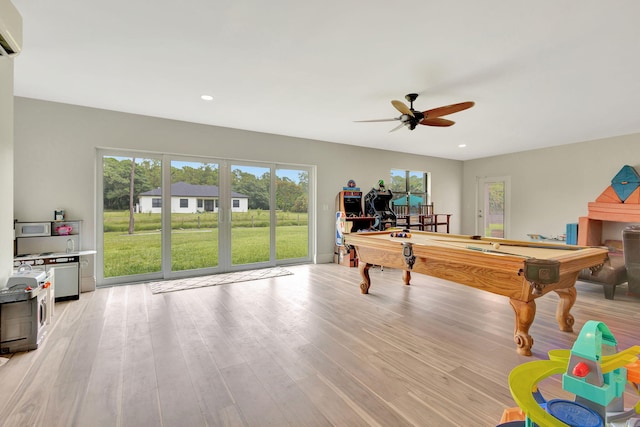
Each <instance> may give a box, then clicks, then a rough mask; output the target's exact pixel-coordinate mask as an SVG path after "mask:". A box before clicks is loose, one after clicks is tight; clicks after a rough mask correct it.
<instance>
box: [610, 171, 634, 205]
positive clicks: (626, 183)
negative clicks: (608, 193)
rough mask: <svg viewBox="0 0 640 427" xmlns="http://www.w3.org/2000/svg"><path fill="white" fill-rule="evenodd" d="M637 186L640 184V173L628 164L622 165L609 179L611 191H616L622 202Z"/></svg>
mask: <svg viewBox="0 0 640 427" xmlns="http://www.w3.org/2000/svg"><path fill="white" fill-rule="evenodd" d="M638 186H640V175H638V172H636V170H635V169H634V168H633V167H631V166H629V165H625V166H623V167H622V169H620V172H618V173H617V174H616V176H614V177H613V179H612V180H611V187H612V188H613V191H615V192H616V194H617V195H618V197H620V200H621V201H623V202H624V201H625V200H627V197H629V196H630V195H631V193H633V191H634V190H635V189H636V188H638Z"/></svg>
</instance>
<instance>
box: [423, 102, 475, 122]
mask: <svg viewBox="0 0 640 427" xmlns="http://www.w3.org/2000/svg"><path fill="white" fill-rule="evenodd" d="M475 104H476V103H475V102H473V101H468V102H460V103H458V104H451V105H445V106H444V107H438V108H432V109H431V110H427V111H423V112H422V114H424V116H425V117H429V118H431V117H442V116H446V115H447V114H453V113H457V112H458V111H462V110H466V109H467V108H471V107H473V106H474V105H475Z"/></svg>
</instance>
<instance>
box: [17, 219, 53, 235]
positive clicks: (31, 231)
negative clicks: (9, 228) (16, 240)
mask: <svg viewBox="0 0 640 427" xmlns="http://www.w3.org/2000/svg"><path fill="white" fill-rule="evenodd" d="M15 229H16V237H46V236H51V222H16V224H15Z"/></svg>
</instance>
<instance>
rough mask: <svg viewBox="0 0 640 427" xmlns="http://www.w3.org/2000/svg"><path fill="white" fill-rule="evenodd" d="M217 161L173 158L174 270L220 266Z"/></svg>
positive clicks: (172, 233)
mask: <svg viewBox="0 0 640 427" xmlns="http://www.w3.org/2000/svg"><path fill="white" fill-rule="evenodd" d="M219 171H220V168H219V166H218V164H217V163H211V162H200V161H179V160H172V161H171V188H170V198H171V211H170V214H171V237H170V239H171V240H170V246H171V271H173V272H177V271H184V270H196V269H203V268H215V267H217V266H218V240H219V234H218V230H219V227H218V206H219V205H218V203H217V202H218V200H219V198H220V186H219V185H220V184H219Z"/></svg>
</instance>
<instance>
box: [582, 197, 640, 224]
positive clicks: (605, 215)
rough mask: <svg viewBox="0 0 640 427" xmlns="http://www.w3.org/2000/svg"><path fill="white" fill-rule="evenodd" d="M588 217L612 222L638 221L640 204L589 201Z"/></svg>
mask: <svg viewBox="0 0 640 427" xmlns="http://www.w3.org/2000/svg"><path fill="white" fill-rule="evenodd" d="M588 218H589V219H597V220H600V221H614V222H640V204H628V203H603V202H590V203H589V216H588Z"/></svg>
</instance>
